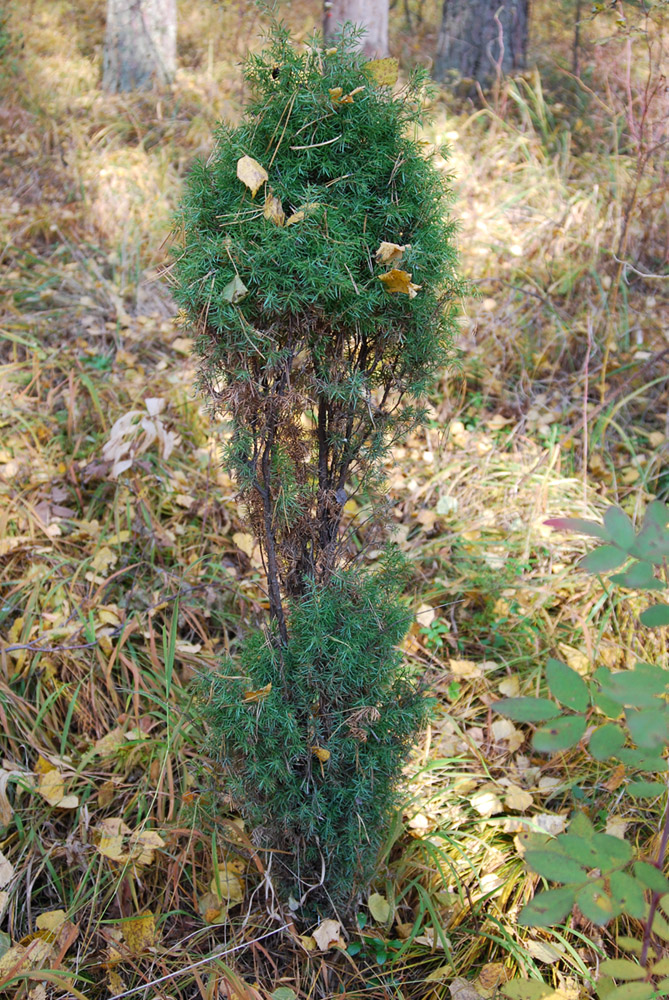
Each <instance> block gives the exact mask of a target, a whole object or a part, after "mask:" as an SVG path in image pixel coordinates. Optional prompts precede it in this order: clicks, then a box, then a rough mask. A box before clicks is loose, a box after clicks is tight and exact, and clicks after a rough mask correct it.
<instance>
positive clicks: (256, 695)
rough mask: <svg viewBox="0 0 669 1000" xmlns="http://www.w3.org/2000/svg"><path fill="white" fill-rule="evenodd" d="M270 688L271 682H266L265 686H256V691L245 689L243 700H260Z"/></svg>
mask: <svg viewBox="0 0 669 1000" xmlns="http://www.w3.org/2000/svg"><path fill="white" fill-rule="evenodd" d="M271 690H272V684H271V682H270V683H269V684H266V685H265V687H262V688H258V690H257V691H247V692H246V694H245V695H244V701H262V700H263V698H266V697H267V695H268V694H269V693H270V691H271Z"/></svg>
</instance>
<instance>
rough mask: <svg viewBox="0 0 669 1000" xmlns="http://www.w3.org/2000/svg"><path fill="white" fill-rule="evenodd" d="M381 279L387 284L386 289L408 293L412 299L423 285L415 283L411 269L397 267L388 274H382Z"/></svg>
mask: <svg viewBox="0 0 669 1000" xmlns="http://www.w3.org/2000/svg"><path fill="white" fill-rule="evenodd" d="M379 281H382V282H383V284H384V285H385V286H386V291H388V292H400V293H402V294H403V295H408V296H409V298H410V299H415V298H416V295H417V294H418V291H419V289H420V288H422V285H414V283H413V282H412V280H411V274H410V272H409V271H398V269H397V268H396V267H394V268H393V269H392V270H391V271H388V272H387V273H386V274H380V275H379Z"/></svg>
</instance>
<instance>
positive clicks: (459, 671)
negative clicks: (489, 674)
mask: <svg viewBox="0 0 669 1000" xmlns="http://www.w3.org/2000/svg"><path fill="white" fill-rule="evenodd" d="M448 666H449V669H450V671H451V673H452V674H453V676H454V677H465V678H475V677H483V670H482V668H481V667H480V665H479V664H478V663H474V661H473V660H449V661H448Z"/></svg>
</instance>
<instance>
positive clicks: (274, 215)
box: [262, 188, 286, 226]
mask: <svg viewBox="0 0 669 1000" xmlns="http://www.w3.org/2000/svg"><path fill="white" fill-rule="evenodd" d="M262 214H263V215H264V216H265V218H266V219H268V220H269V221H270V222H273V223H274V224H275V225H277V226H282V225H283V224H284V222H285V221H286V213H285V212H284V210H283V205H282V204H281V199H280V198H277V196H276V195H275V194H274V192H273V191H272V189H271V188H270V189H269V191H268V192H267V195H266V196H265V207H264V209H263V213H262Z"/></svg>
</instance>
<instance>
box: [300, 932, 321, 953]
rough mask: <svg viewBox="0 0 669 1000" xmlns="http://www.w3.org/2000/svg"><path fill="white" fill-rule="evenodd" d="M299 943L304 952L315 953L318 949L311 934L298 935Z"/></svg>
mask: <svg viewBox="0 0 669 1000" xmlns="http://www.w3.org/2000/svg"><path fill="white" fill-rule="evenodd" d="M300 942H301V944H302V947H303V948H304V950H305V951H316V948H317V947H318V945H317V944H316V941H315V939H314V938H313V937H312V935H311V934H300Z"/></svg>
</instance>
